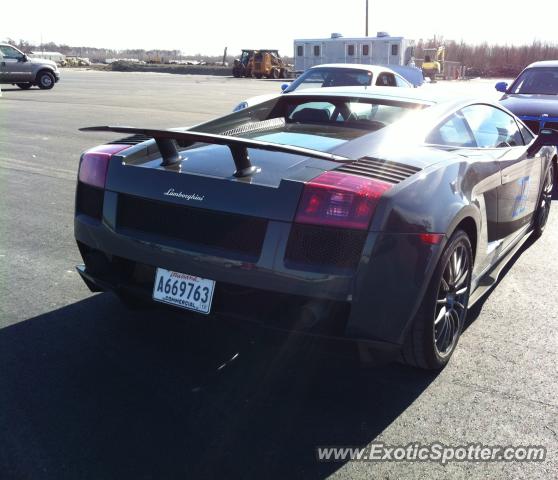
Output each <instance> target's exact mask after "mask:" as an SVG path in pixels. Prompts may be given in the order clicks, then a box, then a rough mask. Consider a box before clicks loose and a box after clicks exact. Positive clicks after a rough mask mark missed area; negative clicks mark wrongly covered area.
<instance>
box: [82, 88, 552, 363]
mask: <svg viewBox="0 0 558 480" xmlns="http://www.w3.org/2000/svg"><path fill="white" fill-rule="evenodd" d="M385 90H386V89H383V90H377V89H373V88H370V89H368V90H362V89H352V88H341V89H337V88H332V89H328V91H327V93H324V89H320V90H319V91H308V90H306V91H304V92H303V93H292V94H286V95H281V96H280V97H278V98H276V99H274V100H271V101H268V102H265V103H262V104H259V105H256V106H253V107H250V108H248V109H246V110H242V111H240V112H237V113H233V114H230V115H227V116H224V117H221V118H218V119H216V120H213V121H210V122H207V123H204V124H201V125H197V126H195V127H193V128H189V129H176V130H150V129H141V128H131V127H89V128H84V129H82V130H87V131H102V132H107V131H109V132H115V133H120V137H122V136H123V134H124V138H121V139H119V140H115V141H113V142H111V143H109V144H106V145H102V146H100V147H96V148H93V149H91V150H89V151H87V152H85V153H84V154H83V155H82V157H81V162H80V168H79V178H78V183H77V193H76V212H75V236H76V239H77V242H78V246H79V249H80V251H81V254H82V256H83V260H84V265H81V266H78V271H79V273H80V274H81V276H82V277H83V279H84V280H85V282H86V283H87V285H88V286H89V287H90V288H91V290H93V291H102V290H112V291H114V292H116V293H117V294H118V295H119V296H120V297H121V298H122V299H123V300H125V301H126V302H128V303H132V304H134V303H137V302H141V299H142V298H143V299H145V300H148V301H151V300H153V301H156V302H162V303H166V304H169V305H172V306H174V307H176V308H183V309H187V310H192V311H194V312H198V313H201V314H211V313H217V312H221V311H225V312H226V311H229V310H230V311H236V310H237V309H240V311H241V312H242V315H240V317H241V318H246V319H251V320H255V321H257V322H259V323H261V324H263V325H266V326H269V327H273V328H280V329H285V330H288V331H296V332H302V333H307V334H315V335H321V336H326V337H334V338H344V339H349V340H354V341H357V342H359V343H360V345H361V346H365V347H367V346H368V347H370V348H371V349H373V350H374V351H377V352H384V353H390V354H392V355H396V354H397V355H399V356H400V358H402V359H403V361H405V362H406V363H408V364H411V365H415V366H419V367H423V368H430V369H438V368H441V367H443V366H444V365H445V364H446V363H447V361H448V359H449V357H450V356H451V354H452V353H453V351H454V350H455V347H456V344H457V341H458V339H459V335H460V333H461V331H462V328H463V324H464V320H465V317H466V312H467V309H468V308H469V307H470V306H471V305H472V304H473V303H474V302H475V301H476V300H477V299H478V298H479V297H480V296H481V295H482V294H483V293H484V292H486V291H487V289H488V288H489V287H490V286H492V285H493V284H494V283H495V281H496V279H497V276H498V273H499V271H500V269H501V268H502V266H503V265H504V264H505V263H506V261H507V260H508V259H509V258H510V257H511V256H512V254H513V253H514V252H515V251H517V249H518V248H519V247H520V245H521V244H522V243H523V242H524V240H525V239H526V238H528V236H529V235H530V234H533V235H537V236H538V235H540V234H541V233H542V231H543V229H544V227H545V224H546V221H547V218H548V214H549V210H550V206H551V196H552V188H553V180H554V178H555V171H556V159H557V151H556V147H554V146H553V145H557V144H558V132H556V131H554V130H549V129H543V130H541V131H540V132H539V135H538V136H537V137H535V135H534V134H533V133H532V132H531V131H530V130H529V128H527V127H526V126H525V125H524V124H523V123H522V122H521V121H520V120H518V119H517V118H516V117H514V116H513V115H512V114H511V113H510V112H509V111H507V110H506V109H505V108H503V107H502V106H500V105H498V104H497V103H491V102H485V101H475V100H473V101H465V100H449V101H442V100H440V99H436V98H431V97H430V96H429V95H428V94H427V93H425V92H421V91H417V90H410V89H397V88H393V89H391V90H390V91H389V92H388V93H386V91H385ZM105 135H106V134H105ZM237 317H238V315H236V316H235V317H234V318H237ZM231 318H233V317H232V316H231ZM203 319H204V318H203V317H201V316H200V318H199V321H203Z"/></svg>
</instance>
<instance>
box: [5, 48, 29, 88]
mask: <svg viewBox="0 0 558 480" xmlns="http://www.w3.org/2000/svg"><path fill="white" fill-rule="evenodd" d="M0 52H1V53H2V80H3V81H4V82H13V83H20V82H21V83H25V82H30V81H31V80H32V77H33V71H32V65H31V62H28V61H26V59H25V55H24V54H23V53H21V52H20V51H19V50H18V49H16V48H14V47H12V46H10V45H0Z"/></svg>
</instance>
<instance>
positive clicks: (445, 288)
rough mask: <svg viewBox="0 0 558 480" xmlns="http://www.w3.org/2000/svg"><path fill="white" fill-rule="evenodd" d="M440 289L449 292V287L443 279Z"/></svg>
mask: <svg viewBox="0 0 558 480" xmlns="http://www.w3.org/2000/svg"><path fill="white" fill-rule="evenodd" d="M442 288H443V289H444V290H445V291H446V292H447V291H448V290H449V285H448V282H446V279H445V278H444V277H442Z"/></svg>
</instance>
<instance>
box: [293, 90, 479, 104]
mask: <svg viewBox="0 0 558 480" xmlns="http://www.w3.org/2000/svg"><path fill="white" fill-rule="evenodd" d="M285 95H312V96H321V97H324V96H330V95H331V96H337V97H346V96H351V97H362V98H380V99H384V100H394V101H400V102H412V103H422V104H429V105H434V104H436V103H443V102H447V101H449V100H451V101H455V102H462V101H466V100H468V99H469V98H467V97H456V96H455V95H451V94H448V93H443V92H440V91H437V90H435V89H426V88H404V87H328V88H308V89H304V90H300V91H299V90H295V91H294V92H289V93H286V94H285Z"/></svg>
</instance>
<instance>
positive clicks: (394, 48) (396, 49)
mask: <svg viewBox="0 0 558 480" xmlns="http://www.w3.org/2000/svg"><path fill="white" fill-rule="evenodd" d="M391 54H392V55H399V45H392V46H391Z"/></svg>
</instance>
